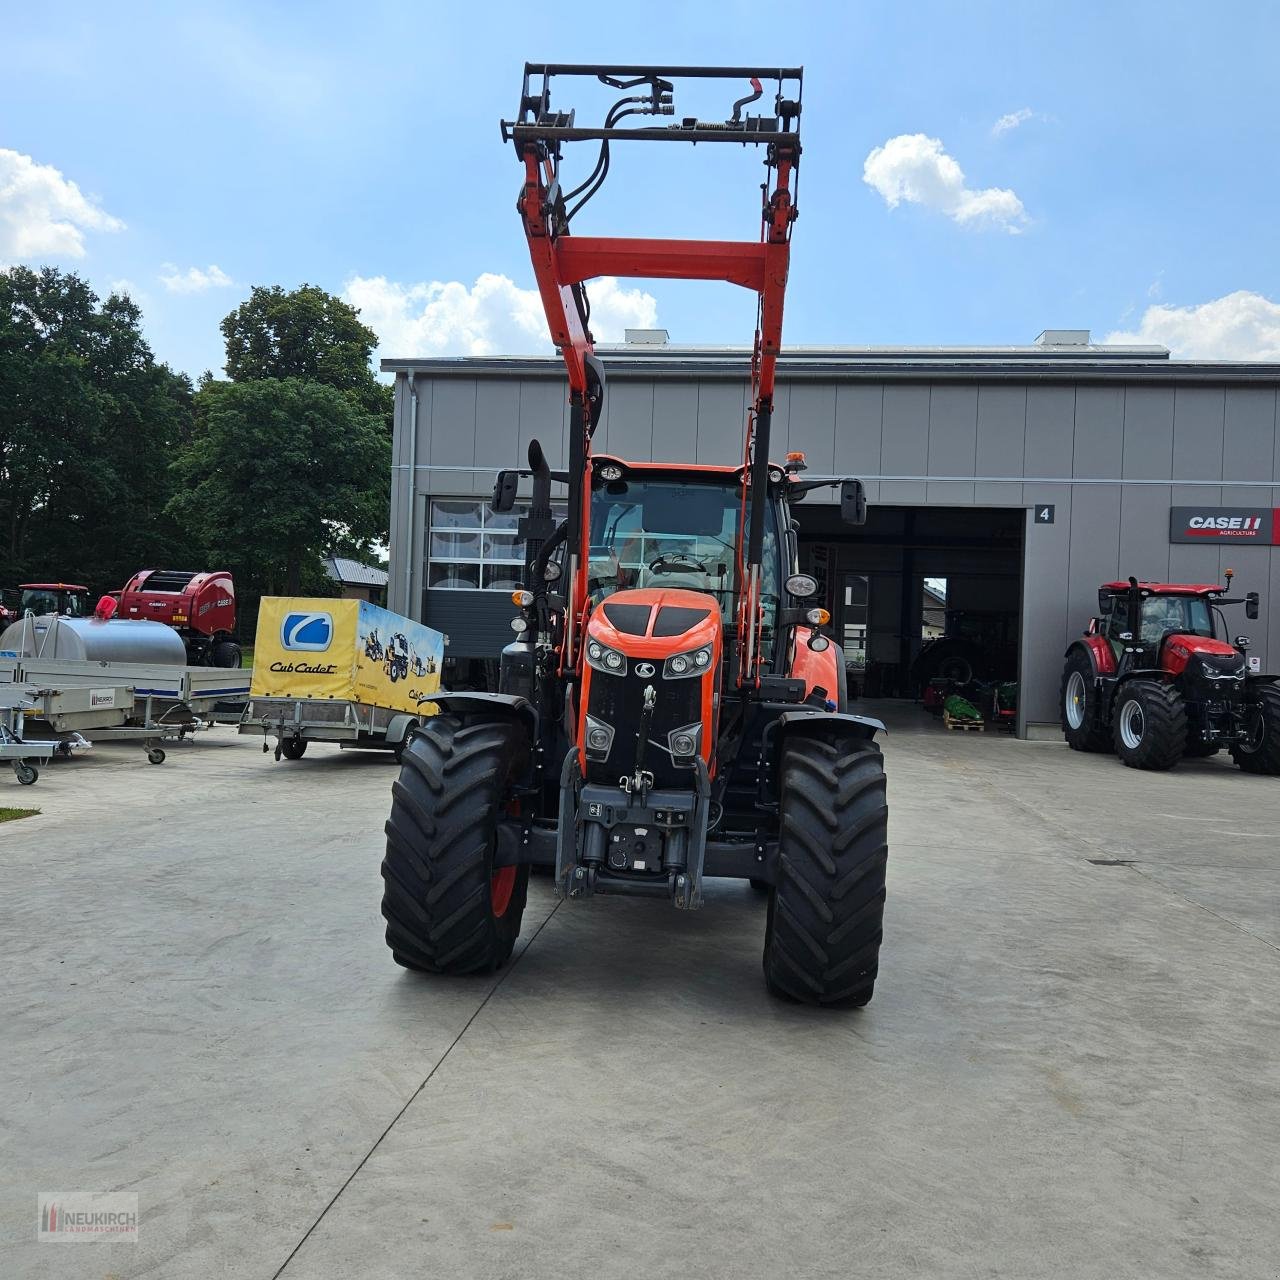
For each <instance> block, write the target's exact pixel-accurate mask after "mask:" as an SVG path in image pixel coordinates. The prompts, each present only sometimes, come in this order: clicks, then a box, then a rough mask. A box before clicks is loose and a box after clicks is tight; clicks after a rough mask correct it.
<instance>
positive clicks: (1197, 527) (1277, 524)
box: [1169, 507, 1280, 546]
mask: <svg viewBox="0 0 1280 1280" xmlns="http://www.w3.org/2000/svg"><path fill="white" fill-rule="evenodd" d="M1206 538H1207V539H1208V540H1209V541H1211V542H1225V541H1229V542H1260V543H1262V544H1263V545H1265V546H1276V545H1280V507H1171V508H1170V510H1169V541H1170V542H1203V541H1204V540H1205V539H1206Z"/></svg>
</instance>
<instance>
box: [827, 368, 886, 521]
mask: <svg viewBox="0 0 1280 1280" xmlns="http://www.w3.org/2000/svg"><path fill="white" fill-rule="evenodd" d="M883 414H884V388H883V387H881V386H876V385H871V386H867V385H863V384H861V383H855V384H852V385H850V384H848V383H845V384H842V385H841V386H838V387H837V388H836V417H835V432H836V438H835V465H834V466H833V467H832V469H831V470H832V473H833V474H834V475H850V476H866V475H870V476H874V475H880V474H881V473H882V472H883V469H884V468H883V466H882V465H881V446H882V443H883V440H884V432H883V429H882V422H883ZM867 501H868V502H879V501H880V484H879V482H878V481H874V480H873V481H871V482H870V483H869V484H868V485H867Z"/></svg>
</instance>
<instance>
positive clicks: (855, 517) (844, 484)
mask: <svg viewBox="0 0 1280 1280" xmlns="http://www.w3.org/2000/svg"><path fill="white" fill-rule="evenodd" d="M840 519H841V520H843V521H844V523H845V524H866V523H867V491H866V489H865V488H864V487H863V484H862V481H861V480H842V481H841V482H840Z"/></svg>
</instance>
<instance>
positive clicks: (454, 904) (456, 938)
mask: <svg viewBox="0 0 1280 1280" xmlns="http://www.w3.org/2000/svg"><path fill="white" fill-rule="evenodd" d="M527 751H528V746H527V743H526V742H525V740H524V737H523V735H522V733H521V731H520V730H519V729H518V728H517V727H516V726H515V725H509V724H502V723H498V722H492V721H491V722H488V723H481V724H472V725H467V726H463V725H460V724H459V723H458V722H457V721H456V720H453V719H451V718H448V717H445V716H435V717H433V718H432V720H431V721H430V722H429V723H428V724H427V725H425V726H424V727H422V728H421V729H420V730H419V731H418V732H417V733H415V734H414V735H413V738H412V740H411V741H410V742H409V743H408V744H407V745H406V746H405V748H404V752H403V762H402V764H401V766H400V776H399V777H398V778H397V779H396V781H395V782H393V783H392V784H391V816H390V818H388V819H387V827H386V830H387V853H386V857H385V858H384V859H383V862H382V878H383V881H384V890H383V897H382V914H383V916H385V917H386V921H387V946H389V947H390V948H391V952H392V955H393V956H394V957H395V959H396V962H397V963H398V964H402V965H404V967H405V968H406V969H416V970H419V971H422V972H427V973H449V974H462V973H490V972H492V971H493V970H494V969H497V968H498V967H499V966H501V965H502V964H504V963H505V962H506V961H507V960H508V959H509V958H510V956H511V951H512V948H513V947H514V946H515V943H516V939H517V938H518V937H519V936H520V919H521V917H522V916H523V915H524V906H525V898H526V896H527V894H528V890H529V868H528V867H527V866H523V867H502V868H498V869H495V868H494V865H493V861H494V852H495V849H496V847H497V828H498V819H499V815H500V814H501V813H502V812H503V809H504V806H505V805H506V803H507V800H508V796H509V793H510V789H511V780H512V777H513V776H514V774H515V772H516V769H517V766H518V764H519V763H520V761H521V760H522V759H523V758H524V756H525V754H526V753H527Z"/></svg>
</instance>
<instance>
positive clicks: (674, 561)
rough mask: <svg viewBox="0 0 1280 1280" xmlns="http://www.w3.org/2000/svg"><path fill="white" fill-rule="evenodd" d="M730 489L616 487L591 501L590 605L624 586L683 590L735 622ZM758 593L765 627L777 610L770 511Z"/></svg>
mask: <svg viewBox="0 0 1280 1280" xmlns="http://www.w3.org/2000/svg"><path fill="white" fill-rule="evenodd" d="M740 510H741V507H740V502H739V491H738V489H737V488H736V487H730V486H727V485H717V484H685V483H681V482H679V481H675V480H614V481H611V482H610V483H608V484H606V485H605V486H604V487H603V488H600V489H597V490H596V491H595V492H594V493H593V494H592V495H591V548H590V561H589V567H588V577H589V584H588V590H589V591H590V593H591V598H592V600H593V601H594V602H596V603H599V602H600V601H601V600H603V599H604V598H605V597H606V596H608V595H611V594H612V593H613V592H615V591H618V590H621V589H622V588H624V587H682V588H684V589H685V590H689V591H705V592H707V593H708V594H709V595H712V596H714V597H715V598H716V600H717V601H719V604H720V612H721V613H722V614H723V615H724V619H725V623H726V625H729V624H731V623H732V622H733V608H734V596H735V593H736V591H737V545H738V517H739V513H740ZM763 558H764V565H763V568H762V594H763V598H764V607H765V626H766V629H767V630H770V629H772V623H773V618H774V615H775V613H776V610H777V603H778V587H779V583H778V567H779V566H778V541H777V525H776V520H775V516H774V512H773V504H772V503H771V504H770V505H769V508H768V510H767V512H766V516H765V540H764V553H763Z"/></svg>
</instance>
